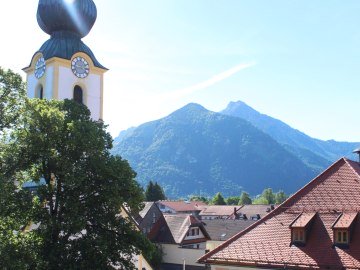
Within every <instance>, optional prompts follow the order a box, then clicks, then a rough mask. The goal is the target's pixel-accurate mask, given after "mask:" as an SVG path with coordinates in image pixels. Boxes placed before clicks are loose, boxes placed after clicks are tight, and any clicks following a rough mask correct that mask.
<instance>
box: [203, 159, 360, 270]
mask: <svg viewBox="0 0 360 270" xmlns="http://www.w3.org/2000/svg"><path fill="white" fill-rule="evenodd" d="M359 211H360V163H358V162H354V161H351V160H348V159H346V158H342V159H340V160H338V161H337V162H336V163H334V164H333V165H332V166H331V167H330V168H328V169H327V170H325V171H324V172H323V173H322V174H321V175H319V176H318V177H316V178H315V179H314V180H313V181H311V182H310V183H309V184H308V185H306V186H305V187H303V188H302V189H300V190H299V191H298V192H297V193H296V194H294V195H293V196H291V197H290V198H289V199H288V200H286V201H285V202H284V203H283V204H281V205H280V206H278V207H277V208H276V209H275V210H274V211H272V212H271V213H269V214H268V215H267V216H265V217H264V218H262V219H260V220H258V221H257V222H255V223H254V224H253V225H251V226H250V227H248V228H247V229H245V230H243V231H241V232H239V233H238V234H237V235H235V236H234V237H233V238H231V239H229V240H228V241H227V242H225V243H224V244H222V245H220V246H219V247H217V248H215V249H214V250H212V251H210V252H209V253H207V254H206V255H204V256H202V257H201V258H200V259H199V262H201V263H203V264H206V265H208V266H210V267H211V269H213V270H220V269H221V270H236V269H249V268H251V269H253V268H258V269H260V268H261V269H264V268H265V269H280V268H281V269H360V218H359V214H358V213H359Z"/></svg>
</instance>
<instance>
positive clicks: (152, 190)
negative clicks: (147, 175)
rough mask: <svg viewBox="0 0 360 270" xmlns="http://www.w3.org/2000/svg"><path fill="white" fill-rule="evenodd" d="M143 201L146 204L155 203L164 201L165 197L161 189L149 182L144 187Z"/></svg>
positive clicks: (156, 184)
mask: <svg viewBox="0 0 360 270" xmlns="http://www.w3.org/2000/svg"><path fill="white" fill-rule="evenodd" d="M145 200H146V201H148V202H156V201H160V200H166V196H165V193H164V190H163V189H162V187H161V186H160V185H159V184H158V183H157V182H155V184H154V183H153V182H152V181H150V182H149V184H148V185H147V187H146V191H145Z"/></svg>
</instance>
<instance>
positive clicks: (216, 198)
mask: <svg viewBox="0 0 360 270" xmlns="http://www.w3.org/2000/svg"><path fill="white" fill-rule="evenodd" d="M211 202H212V204H213V205H226V202H225V199H224V197H223V196H222V195H221V193H220V192H218V193H216V194H215V196H214V198H213V199H212V201H211Z"/></svg>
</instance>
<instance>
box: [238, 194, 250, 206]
mask: <svg viewBox="0 0 360 270" xmlns="http://www.w3.org/2000/svg"><path fill="white" fill-rule="evenodd" d="M244 204H252V200H251V198H250V195H249V193H247V192H244V191H243V192H242V193H241V195H240V200H239V205H244Z"/></svg>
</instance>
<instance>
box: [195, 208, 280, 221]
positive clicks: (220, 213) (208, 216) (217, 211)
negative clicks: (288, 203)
mask: <svg viewBox="0 0 360 270" xmlns="http://www.w3.org/2000/svg"><path fill="white" fill-rule="evenodd" d="M274 208H275V206H274V205H262V204H261V205H256V204H251V205H209V206H205V207H204V209H203V210H202V211H201V212H200V213H199V218H200V219H201V220H212V219H243V220H247V219H251V220H259V219H260V218H263V217H264V216H266V215H267V214H268V213H270V212H271V211H272V210H274Z"/></svg>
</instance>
